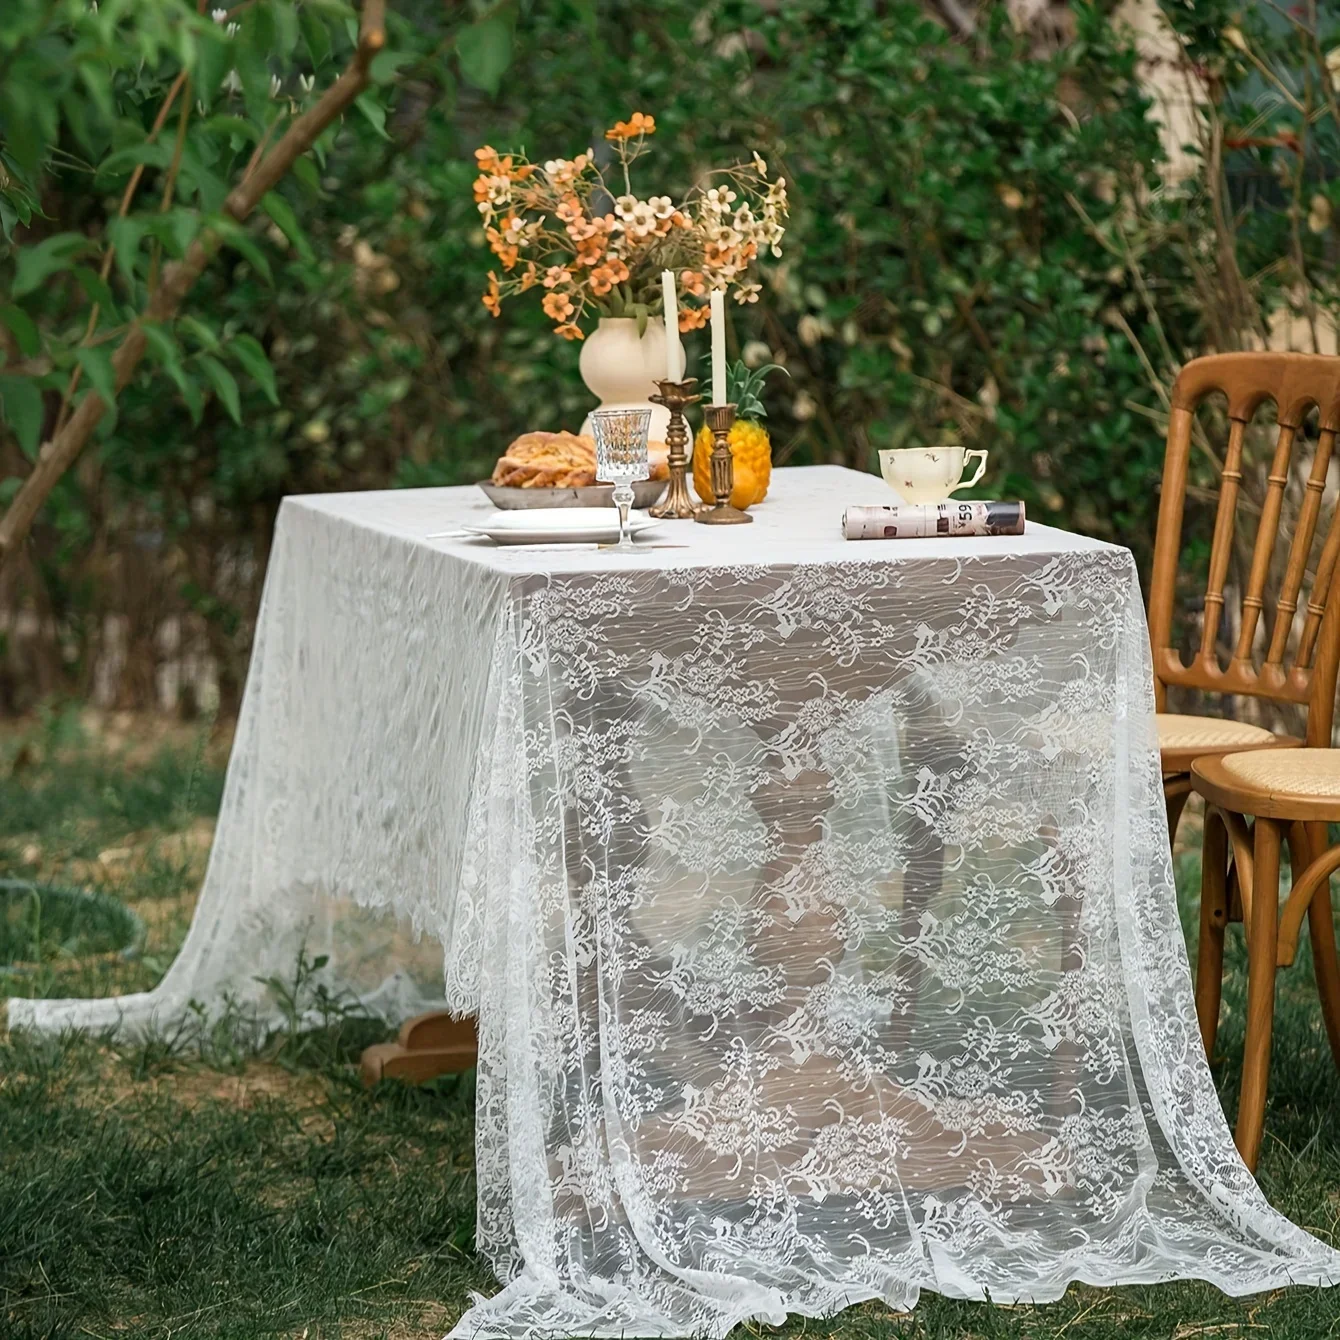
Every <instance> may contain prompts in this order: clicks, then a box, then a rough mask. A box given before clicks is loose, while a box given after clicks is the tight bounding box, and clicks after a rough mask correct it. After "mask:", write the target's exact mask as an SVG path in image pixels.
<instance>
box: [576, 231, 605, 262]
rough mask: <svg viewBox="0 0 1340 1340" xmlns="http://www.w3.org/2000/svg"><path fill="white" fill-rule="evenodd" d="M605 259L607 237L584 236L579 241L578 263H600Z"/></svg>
mask: <svg viewBox="0 0 1340 1340" xmlns="http://www.w3.org/2000/svg"><path fill="white" fill-rule="evenodd" d="M604 259H605V239H604V238H602V237H599V236H596V237H584V238H582V240H581V241H580V242H578V243H577V264H578V265H599V264H600V262H601V261H602V260H604Z"/></svg>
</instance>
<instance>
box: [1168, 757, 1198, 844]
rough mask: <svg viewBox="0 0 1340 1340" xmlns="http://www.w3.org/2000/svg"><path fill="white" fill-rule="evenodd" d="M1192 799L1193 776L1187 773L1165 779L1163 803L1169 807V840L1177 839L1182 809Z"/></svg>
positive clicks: (1172, 841) (1174, 840)
mask: <svg viewBox="0 0 1340 1340" xmlns="http://www.w3.org/2000/svg"><path fill="white" fill-rule="evenodd" d="M1190 799H1191V777H1190V775H1189V774H1187V773H1179V774H1177V775H1175V776H1171V777H1165V778H1164V779H1163V803H1164V804H1165V805H1166V806H1167V809H1168V842H1169V843H1170V844H1171V843H1174V842H1176V841H1177V825H1178V824H1179V823H1181V822H1182V811H1183V810H1184V809H1186V803H1187V801H1188V800H1190Z"/></svg>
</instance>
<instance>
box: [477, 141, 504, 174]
mask: <svg viewBox="0 0 1340 1340" xmlns="http://www.w3.org/2000/svg"><path fill="white" fill-rule="evenodd" d="M475 162H476V163H477V164H478V165H479V170H480V171H481V172H482V173H484V175H485V176H489V177H491V176H493V175H494V174H495V173H496V172H497V171H498V170H499V168H500V166H501V164H500V162H499V159H498V151H497V150H496V149H494V148H493V147H492V145H488V144H486V145H485V146H484V147H483V148H482V149H476V150H475Z"/></svg>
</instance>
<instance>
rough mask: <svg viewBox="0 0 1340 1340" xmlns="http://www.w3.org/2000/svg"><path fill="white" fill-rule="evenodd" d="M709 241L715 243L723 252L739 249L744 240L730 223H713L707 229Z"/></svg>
mask: <svg viewBox="0 0 1340 1340" xmlns="http://www.w3.org/2000/svg"><path fill="white" fill-rule="evenodd" d="M707 240H708V241H709V242H715V243H716V244H717V246H719V247H720V248H721V249H722V250H723V251H728V250H730V248H732V247H738V246H739V245H740V243H741V242H742V241H743V240H744V239H743V238H741V236H740V234H739V233H737V232H736V231H735V229H734V228H732V227H731V226H730V224H728V223H713V224H709V225H708V227H707Z"/></svg>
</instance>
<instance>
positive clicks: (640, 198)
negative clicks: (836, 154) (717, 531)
mask: <svg viewBox="0 0 1340 1340" xmlns="http://www.w3.org/2000/svg"><path fill="white" fill-rule="evenodd" d="M655 131H656V124H655V119H654V118H653V117H651V116H649V115H646V114H645V113H642V112H634V113H633V114H632V115H631V116H630V117H629V119H628V120H627V121H620V122H618V123H617V124H616V125H614V126H612V127H611V128H610V129H609V130H608V131H606V132H605V139H606V141H607V142H608V143H609V145H610V146H611V149H612V153H613V162H611V163H610V164H607V165H605V166H603V167H602V166H601V165H600V164H599V163H598V162H597V155H596V153H595V151H594V150H593V149H590V148H588V149H587V150H585V151H584V152H582V153H578V154H577V155H575V156H574V157H572V158H553V159H548V160H544V161H536V162H532V161H531V160H529V159H528V158H526V157H525V156H524V155H522V154H518V153H499V152H498V151H497V150H495V149H493V148H491V147H489V146H485V147H483V148H481V149H479V150H477V151H476V153H475V159H476V163H477V165H478V168H479V176H478V177H477V178H476V180H475V184H474V195H475V201H476V204H477V206H478V209H479V212H480V215H481V218H482V221H483V224H484V233H485V237H486V239H487V241H488V244H489V247H490V249H491V250H492V252H493V255H494V256H495V257H496V259H497V262H498V264H497V266H496V267H495V268H494V269H492V270H490V271H489V274H488V286H487V289H486V291H485V293H484V297H483V302H484V306H485V307H486V308H487V309H488V310H489V312H490V313H492V315H494V316H495V317H496V316H499V315H501V311H502V304H503V303H504V302H505V301H506V300H507V299H509V298H511V297H514V296H516V295H517V294H521V293H525V292H527V291H528V290H531V289H534V290H536V292H537V294H538V296H539V298H540V304H541V307H542V308H543V310H544V313H545V315H546V316H547V317H549V319H550V320H551V321H553V323H554V332H555V334H557V335H559V336H561V337H562V338H564V339H568V340H580V341H582V342H583V348H582V353H581V359H580V367H581V373H582V378H583V380H584V381H585V383H586V385H587V387H588V389H589V390H590V391H591V392H592V394H593V395H594V396H595V397H596V399H597V401H598V402H599V403H598V406H597V411H596V412H601V411H605V412H609V411H616V410H619V411H626V410H638V409H649V410H650V411H651V419H650V426H649V437H650V439H651V442H652V448H651V454H652V458H653V459H655V457H656V444H664V443H666V442H667V441H670V443H671V445H670V447H669V453H670V462H669V474H670V481H671V482H670V490H671V495H672V496H678V497H680V498H681V501H680V503H679V504H678V505H677V508H676V509H675V510H672V511H670V512H669V513H667V514H669V515H676V516H685V515H690V514H692V513H693V512H695V511H697V510H699V509H697V508H696V507H695V506H694V505H693V504H692V502H691V500H689V498H688V492H687V485H686V484H685V483H684V479H685V471H686V469H687V451H686V450H684V449H683V448H686V447H688V446H689V444H690V443H691V442H692V438H691V437H690V436H689V433H688V430H687V428H686V426H685V424H684V420H683V418H682V410H683V408H685V407H687V406H688V405H690V404H692V403H694V402H695V401H696V400H697V399H699V398H700V397H696V396H694V395H693V394H692V393H693V389H694V385H695V384H696V383H693V382H692V381H691V380H690V381H686V380H685V375H684V374H685V356H684V349H683V345H682V343H681V340H680V336H681V334H682V333H687V332H689V331H693V330H698V329H701V328H702V327H704V326H708V325H709V324H710V327H711V333H712V379H711V403H710V405H709V406H708V407H706V408H705V410H704V417H705V419H707V420H708V421H709V422H715V423H717V424H718V426H719V427H720V426H721V425H723V424H724V430H723V431H724V436H722V438H721V441H722V445H721V447H720V448H719V449H717V454H718V455H720V451H721V450H725V451H726V452H728V453H729V452H732V451H735V452H739V453H740V454H741V457H742V460H741V465H742V469H741V475H742V476H744V478H743V479H742V480H735V479H734V478H732V479H731V486H730V488H729V489H728V490H727V491H728V493H729V497H728V498H723V499H719V500H718V499H717V498H716V497H715V494H714V492H713V486H712V482H711V481H712V473H711V467H710V465H709V464H708V460H709V458H710V454H711V453H712V451H713V450H714V449H716V441H715V440H714V439H713V436H712V433H711V431H710V430H709V429H708V427H707V426H706V424H704V426H703V428H702V430H701V431H700V433H699V435H698V439H697V442H698V446H697V455H698V456H699V457H701V458H702V459H701V460H700V461H699V462H697V463H696V464H695V466H694V479H695V482H696V484H697V490H698V493H699V495H700V496H703V497H704V498H705V500H706V501H708V502H713V501H717V502H719V503H724V504H725V505H726V506H727V507H728V508H729V507H730V506H731V505H732V504H733V505H734V507H736V508H739V507H742V506H744V507H747V506H750V505H752V503H754V502H757V501H759V500H761V498H762V496H763V494H764V493H765V492H766V490H767V480H768V476H769V474H770V461H767V462H765V461H764V457H765V456H766V455H767V453H768V442H767V435H766V433H765V432H764V431H763V429H762V428H761V426H760V425H759V424H758V418H759V413H758V409H759V408H761V407H760V406H759V404H758V400H757V388H758V384H759V381H760V377H759V376H758V374H754V375H753V377H752V379H751V378H749V377H748V376H747V375H746V376H745V377H744V379H743V380H740V379H738V378H736V377H735V376H734V374H735V373H741V372H743V368H742V365H741V366H740V367H739V368H737V369H735V370H732V380H733V381H734V382H735V383H736V384H732V383H731V382H729V381H728V377H727V366H726V332H725V312H724V303H725V299H726V298H727V297H730V298H733V300H734V301H735V302H737V303H740V304H747V303H752V302H756V301H757V300H758V294H759V291H760V284H759V282H758V280H757V278H755V277H754V270H755V263H756V262H757V260H758V259H759V257H760V256H762V255H764V254H771V255H772V256H780V255H781V240H782V237H783V235H784V232H785V223H784V221H785V219H786V215H787V194H786V182H785V179H784V178H781V177H776V178H773V177H770V176H769V173H768V166H767V164H766V162H765V161H764V160H763V158H762V157H761V156H760V155H759V154H757V153H755V154H753V155H752V156H751V158H750V159H749V160H748V161H743V162H739V163H735V164H733V165H731V166H729V167H725V168H720V169H715V170H713V171H710V172H708V173H706V174H705V175H704V176H703V177H702V178H701V179H700V181H699V182H698V183H697V184H696V185H695V186H694V187H692V188H691V189H690V190H689V191H688V192H687V193H685V194H684V195H682V196H681V197H680V198H679V199H678V201H677V202H676V200H675V199H674V198H672V197H671V196H669V195H655V194H648V195H642V194H639V193H638V192H637V191H636V190H635V188H634V182H633V178H634V175H635V174H634V165H635V163H636V162H637V160H638V159H639V158H641V157H642V156H643V154H644V153H645V152H646V150H647V148H648V140H649V138H650V137H651V136H652V135H653V134H654V133H655ZM764 375H766V374H764ZM737 386H738V387H740V388H742V390H740V392H739V393H740V394H746V393H747V395H748V399H747V401H741V402H736V403H737V409H750V410H752V411H753V412H752V413H750V414H748V415H746V414H744V413H741V414H740V417H739V419H738V420H732V421H731V422H729V423H727V422H726V416H725V415H724V412H720V411H719V412H716V413H715V414H714V413H713V410H715V409H716V407H725V406H728V405H730V404H732V401H731V400H730V398H729V397H730V393H731V391H732V390H736V389H737ZM658 387H659V388H660V394H658ZM672 414H673V416H674V417H675V419H676V422H675V423H674V426H673V429H672ZM591 426H592V425H591V420H590V417H589V416H588V419H587V421H586V422H585V423H584V424H583V425H582V429H581V432H580V434H577V435H575V439H576V440H579V441H580V442H582V443H587V442H589V441H590V432H591ZM704 433H705V434H706V435H707V436H706V443H705V444H704V439H703V434H704ZM720 435H721V434H720V433H719V436H720ZM563 437H564V438H565V439H569V440H568V441H565V442H564V444H563V449H564V451H566V452H568V453H570V454H571V453H572V452H574V451H581V450H583V449H584V448H579V447H573V446H572V441H571V440H572V439H573V438H574V435H570V434H564V435H563ZM681 437H682V438H683V444H682V447H681V448H680V450H679V451H676V447H677V446H680V444H679V443H678V442H677V441H676V439H678V438H681ZM661 450H662V451H665V450H666V448H665V447H664V446H662V448H661ZM592 456H593V457H594V451H593V449H592ZM677 456H682V457H683V458H684V459H683V460H679V459H677ZM745 458H747V461H746V459H745ZM593 463H594V461H593ZM516 476H517V471H516V470H515V469H512V471H511V474H510V476H509V477H510V478H515V477H516ZM720 478H721V477H720V476H719V475H718V483H720ZM536 479H537V485H538V486H542V484H540V481H541V480H542V479H543V471H542V470H540V469H538V468H537V470H536ZM495 482H496V481H495ZM522 482H524V481H522ZM677 482H678V490H677ZM741 485H743V487H742V486H741ZM718 511H720V508H718ZM718 519H724V518H722V517H719V518H718ZM743 519H747V518H743Z"/></svg>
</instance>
